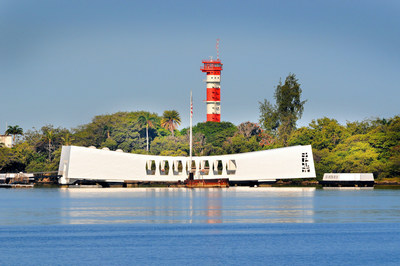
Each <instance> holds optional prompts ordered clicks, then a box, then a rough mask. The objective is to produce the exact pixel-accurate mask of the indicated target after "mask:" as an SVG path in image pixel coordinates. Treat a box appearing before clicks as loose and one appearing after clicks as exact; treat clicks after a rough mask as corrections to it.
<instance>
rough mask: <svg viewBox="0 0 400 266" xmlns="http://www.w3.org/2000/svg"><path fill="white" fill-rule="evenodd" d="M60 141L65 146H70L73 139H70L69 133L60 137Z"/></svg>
mask: <svg viewBox="0 0 400 266" xmlns="http://www.w3.org/2000/svg"><path fill="white" fill-rule="evenodd" d="M61 140H62V141H63V142H64V145H65V146H70V145H71V142H72V141H74V140H75V139H74V138H73V137H71V133H69V132H68V133H65V135H64V137H61Z"/></svg>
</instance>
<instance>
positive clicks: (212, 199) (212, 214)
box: [206, 188, 222, 224]
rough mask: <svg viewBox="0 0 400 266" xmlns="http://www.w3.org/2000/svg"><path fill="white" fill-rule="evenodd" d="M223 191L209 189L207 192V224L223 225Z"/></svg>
mask: <svg viewBox="0 0 400 266" xmlns="http://www.w3.org/2000/svg"><path fill="white" fill-rule="evenodd" d="M221 197H222V190H221V189H218V188H215V189H207V190H206V208H207V223H208V224H219V223H222V210H221V209H222V198H221Z"/></svg>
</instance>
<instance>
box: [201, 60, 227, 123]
mask: <svg viewBox="0 0 400 266" xmlns="http://www.w3.org/2000/svg"><path fill="white" fill-rule="evenodd" d="M202 63H203V64H204V65H203V66H202V67H201V68H200V70H201V71H202V72H205V73H207V79H206V83H207V100H206V102H207V122H208V121H212V122H221V85H220V84H221V71H222V63H221V60H219V58H217V59H216V60H215V59H214V60H213V59H209V60H203V61H202Z"/></svg>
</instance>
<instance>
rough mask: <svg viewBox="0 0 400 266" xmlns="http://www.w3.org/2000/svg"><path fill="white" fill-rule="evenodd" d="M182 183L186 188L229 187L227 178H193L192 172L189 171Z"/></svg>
mask: <svg viewBox="0 0 400 266" xmlns="http://www.w3.org/2000/svg"><path fill="white" fill-rule="evenodd" d="M184 184H185V187H187V188H227V187H229V179H228V178H215V179H194V178H193V173H190V174H189V177H188V179H186V180H185V181H184Z"/></svg>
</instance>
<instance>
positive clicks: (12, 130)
mask: <svg viewBox="0 0 400 266" xmlns="http://www.w3.org/2000/svg"><path fill="white" fill-rule="evenodd" d="M23 134H24V131H23V130H22V128H20V127H19V126H18V125H16V126H8V129H7V130H6V135H13V143H15V139H16V137H17V135H23Z"/></svg>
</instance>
